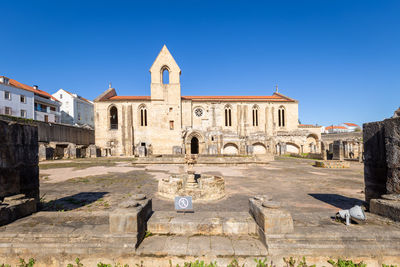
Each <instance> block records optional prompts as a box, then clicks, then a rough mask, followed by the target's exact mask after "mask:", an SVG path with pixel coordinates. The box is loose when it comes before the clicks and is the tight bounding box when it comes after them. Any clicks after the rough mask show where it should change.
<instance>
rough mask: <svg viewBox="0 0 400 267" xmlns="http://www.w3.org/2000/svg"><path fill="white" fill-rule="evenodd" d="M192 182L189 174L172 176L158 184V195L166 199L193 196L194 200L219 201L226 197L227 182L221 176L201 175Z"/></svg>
mask: <svg viewBox="0 0 400 267" xmlns="http://www.w3.org/2000/svg"><path fill="white" fill-rule="evenodd" d="M194 179H195V182H190V179H189V175H188V174H179V175H173V176H170V177H169V178H167V179H161V180H160V181H159V182H158V193H159V194H160V196H163V197H165V198H169V199H174V198H175V197H176V196H191V197H192V199H193V200H217V199H221V198H223V197H224V196H225V181H224V178H222V177H220V176H211V175H201V176H200V175H199V176H198V177H195V178H194Z"/></svg>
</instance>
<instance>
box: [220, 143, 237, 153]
mask: <svg viewBox="0 0 400 267" xmlns="http://www.w3.org/2000/svg"><path fill="white" fill-rule="evenodd" d="M222 154H226V155H238V154H239V147H238V146H237V145H236V144H235V143H227V144H225V145H224V149H223V152H222Z"/></svg>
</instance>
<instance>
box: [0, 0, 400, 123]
mask: <svg viewBox="0 0 400 267" xmlns="http://www.w3.org/2000/svg"><path fill="white" fill-rule="evenodd" d="M399 14H400V1H386V0H385V1H368V0H360V1H352V0H335V1H333V0H332V1H322V0H319V1H299V0H295V1H233V0H230V1H216V0H214V1H204V0H203V1H190V0H186V1H173V0H172V1H170V0H168V1H167V0H164V1H143V0H142V1H136V2H135V1H117V0H114V1H71V0H69V1H59V0H57V1H54V0H52V1H18V0H13V1H2V2H1V41H0V48H1V50H0V51H1V57H0V74H2V75H6V76H8V77H10V78H14V79H16V80H18V81H21V82H23V83H26V84H29V85H33V84H38V85H39V86H40V88H41V89H43V90H46V91H48V92H50V93H54V92H55V91H56V90H58V89H59V88H64V89H66V90H70V91H73V92H77V93H78V94H80V95H82V96H84V97H86V98H89V99H94V98H95V97H96V96H98V95H99V94H100V93H101V92H103V91H104V90H105V89H107V87H108V82H109V81H111V82H112V84H113V87H115V88H116V89H117V92H118V94H119V95H149V94H150V73H149V68H150V66H151V64H152V62H153V61H154V59H155V58H156V56H157V54H158V52H159V51H160V49H161V48H162V46H163V44H166V45H167V47H168V48H169V50H170V51H171V53H172V55H173V56H174V58H175V60H176V61H177V63H178V65H179V66H180V68H181V69H182V75H181V84H182V95H270V94H272V93H273V91H274V86H275V84H278V85H279V89H280V92H281V93H283V94H285V95H287V96H289V97H292V98H295V99H297V100H299V118H300V120H301V122H302V123H318V124H319V125H331V124H337V123H341V122H355V123H359V124H361V123H364V122H368V121H377V120H382V119H384V118H387V117H390V116H392V115H393V111H394V110H395V109H397V108H398V107H399V106H400V15H399Z"/></svg>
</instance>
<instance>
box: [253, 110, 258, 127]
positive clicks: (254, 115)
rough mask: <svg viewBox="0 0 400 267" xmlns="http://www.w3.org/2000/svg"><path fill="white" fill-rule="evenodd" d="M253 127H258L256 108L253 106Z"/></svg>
mask: <svg viewBox="0 0 400 267" xmlns="http://www.w3.org/2000/svg"><path fill="white" fill-rule="evenodd" d="M253 126H258V106H253Z"/></svg>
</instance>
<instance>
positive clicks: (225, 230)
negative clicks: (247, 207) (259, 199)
mask: <svg viewBox="0 0 400 267" xmlns="http://www.w3.org/2000/svg"><path fill="white" fill-rule="evenodd" d="M148 230H149V231H150V232H151V233H153V234H160V235H170V234H173V235H186V234H191V235H255V234H256V224H255V222H254V220H253V218H252V217H251V216H250V214H249V213H248V212H195V213H187V214H183V213H176V212H163V211H156V212H154V214H153V215H152V216H151V218H150V220H149V221H148Z"/></svg>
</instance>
